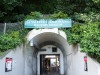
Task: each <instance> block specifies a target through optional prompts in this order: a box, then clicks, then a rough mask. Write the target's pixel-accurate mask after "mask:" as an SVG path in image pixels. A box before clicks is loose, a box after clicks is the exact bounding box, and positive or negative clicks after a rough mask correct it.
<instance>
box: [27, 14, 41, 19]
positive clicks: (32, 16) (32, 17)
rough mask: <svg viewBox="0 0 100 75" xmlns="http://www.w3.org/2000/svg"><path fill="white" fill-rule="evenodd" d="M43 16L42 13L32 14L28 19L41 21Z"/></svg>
mask: <svg viewBox="0 0 100 75" xmlns="http://www.w3.org/2000/svg"><path fill="white" fill-rule="evenodd" d="M41 18H42V14H41V13H40V12H31V13H30V14H29V15H27V16H26V19H41Z"/></svg>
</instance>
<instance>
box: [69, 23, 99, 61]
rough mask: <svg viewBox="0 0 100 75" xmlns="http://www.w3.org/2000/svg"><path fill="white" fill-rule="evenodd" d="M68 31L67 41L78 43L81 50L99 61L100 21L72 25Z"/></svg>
mask: <svg viewBox="0 0 100 75" xmlns="http://www.w3.org/2000/svg"><path fill="white" fill-rule="evenodd" d="M69 32H70V36H68V41H69V43H71V44H77V43H80V46H81V49H82V50H81V51H83V52H86V53H87V54H88V55H90V56H91V57H93V58H95V59H96V60H97V61H98V62H100V22H95V23H93V22H91V23H88V24H84V25H74V26H73V27H72V28H71V29H70V30H69Z"/></svg>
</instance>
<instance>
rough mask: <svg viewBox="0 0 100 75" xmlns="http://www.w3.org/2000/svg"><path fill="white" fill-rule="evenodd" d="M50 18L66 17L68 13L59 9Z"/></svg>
mask: <svg viewBox="0 0 100 75" xmlns="http://www.w3.org/2000/svg"><path fill="white" fill-rule="evenodd" d="M50 18H52V19H59V18H68V15H67V14H65V13H63V12H62V11H59V12H58V13H54V14H52V15H51V16H50Z"/></svg>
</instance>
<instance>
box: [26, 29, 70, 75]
mask: <svg viewBox="0 0 100 75" xmlns="http://www.w3.org/2000/svg"><path fill="white" fill-rule="evenodd" d="M27 41H28V44H27V46H26V50H25V53H26V54H25V55H26V56H25V67H27V69H25V75H27V74H28V75H42V74H41V73H40V70H41V69H40V62H42V61H40V55H39V53H41V52H42V54H43V52H44V51H42V48H43V47H46V46H48V45H49V46H55V47H56V48H58V49H59V50H60V51H61V53H62V56H63V58H62V59H60V62H61V64H60V65H62V66H61V67H60V68H61V69H60V72H59V74H60V75H67V70H68V66H69V65H68V60H67V58H68V57H67V56H68V55H70V54H71V53H72V50H71V49H70V46H69V44H68V42H67V37H66V34H65V33H64V32H63V31H61V30H58V29H39V30H36V29H33V30H32V31H30V32H29V34H28V35H27ZM60 51H59V52H60ZM59 52H58V54H60V53H59ZM44 54H45V52H44ZM46 54H49V52H47V53H46ZM50 54H53V53H52V52H51V53H50ZM54 54H57V53H54ZM38 55H39V57H38ZM69 64H70V63H69ZM29 73H30V74H29ZM52 75H53V74H52Z"/></svg>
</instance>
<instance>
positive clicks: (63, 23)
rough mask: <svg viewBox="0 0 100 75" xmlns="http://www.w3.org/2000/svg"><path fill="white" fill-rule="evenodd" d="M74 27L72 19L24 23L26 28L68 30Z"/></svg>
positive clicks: (30, 20)
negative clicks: (67, 28)
mask: <svg viewBox="0 0 100 75" xmlns="http://www.w3.org/2000/svg"><path fill="white" fill-rule="evenodd" d="M71 26H72V20H71V19H57V20H52V19H46V20H45V19H41V20H34V19H29V20H26V21H25V22H24V28H66V27H71Z"/></svg>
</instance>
